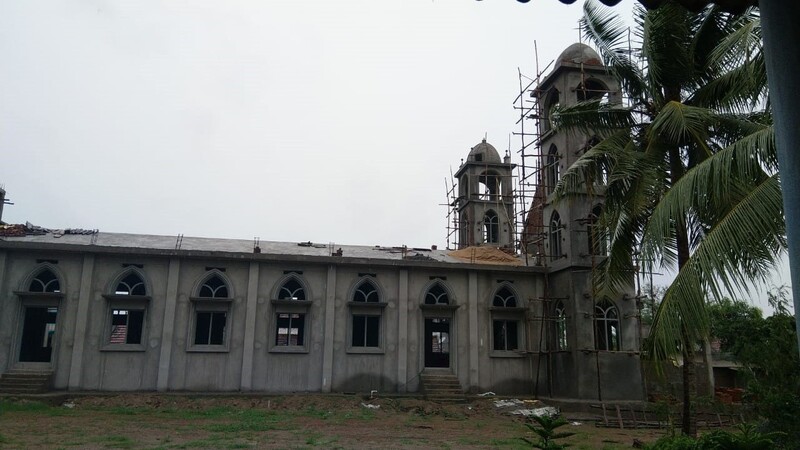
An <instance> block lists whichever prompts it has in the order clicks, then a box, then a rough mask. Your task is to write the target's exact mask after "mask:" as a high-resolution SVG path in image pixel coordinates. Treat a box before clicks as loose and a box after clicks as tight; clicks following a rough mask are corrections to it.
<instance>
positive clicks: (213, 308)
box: [189, 269, 233, 352]
mask: <svg viewBox="0 0 800 450" xmlns="http://www.w3.org/2000/svg"><path fill="white" fill-rule="evenodd" d="M196 292H197V293H196V294H195V295H196V296H195V297H192V298H191V300H192V305H193V309H194V314H193V315H194V321H193V326H192V330H191V339H190V342H191V344H190V346H189V351H200V352H203V351H206V352H225V351H228V345H229V344H228V341H229V335H230V326H229V325H230V320H229V319H230V315H231V303H232V302H233V298H232V297H231V287H230V285H229V283H228V281H227V280H226V279H225V278H224V277H223V276H222V274H221V272H220V270H217V269H215V270H212V271H210V272H209V273H208V274H206V275H205V277H204V278H203V281H202V282H201V283H200V284H199V286H198V287H197V291H196Z"/></svg>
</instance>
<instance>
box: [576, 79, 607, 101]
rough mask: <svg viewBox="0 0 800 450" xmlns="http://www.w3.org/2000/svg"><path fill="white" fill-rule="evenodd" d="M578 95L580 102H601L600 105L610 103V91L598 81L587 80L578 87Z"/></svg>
mask: <svg viewBox="0 0 800 450" xmlns="http://www.w3.org/2000/svg"><path fill="white" fill-rule="evenodd" d="M576 93H577V96H578V101H579V102H586V101H590V100H600V103H608V89H607V88H606V86H605V85H604V84H603V83H601V82H600V81H598V80H592V79H589V80H586V82H585V83H581V84H580V85H578V89H577V90H576Z"/></svg>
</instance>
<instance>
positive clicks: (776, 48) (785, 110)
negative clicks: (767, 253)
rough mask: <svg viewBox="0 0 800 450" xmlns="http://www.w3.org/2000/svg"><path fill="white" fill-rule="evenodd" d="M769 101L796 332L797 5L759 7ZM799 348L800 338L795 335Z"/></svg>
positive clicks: (799, 307) (799, 198)
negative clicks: (787, 247) (772, 120)
mask: <svg viewBox="0 0 800 450" xmlns="http://www.w3.org/2000/svg"><path fill="white" fill-rule="evenodd" d="M759 8H760V9H761V29H762V33H763V34H764V48H765V50H764V54H765V57H766V63H767V77H768V79H769V90H770V93H769V94H770V95H769V97H770V101H771V102H772V112H773V114H774V120H775V139H776V141H777V145H778V163H779V165H780V173H781V188H782V190H783V208H784V215H785V216H786V237H787V239H788V240H789V268H790V270H791V274H792V293H793V295H792V297H793V298H794V311H795V320H796V321H797V329H798V330H800V227H799V226H798V225H800V152H799V151H798V150H797V149H798V148H800V127H798V126H797V123H798V121H800V102H798V101H797V99H796V98H795V96H796V95H797V93H798V92H800V52H798V51H797V43H798V42H800V27H798V26H797V19H798V18H800V3H798V2H791V1H789V2H781V1H776V0H766V1H762V2H759ZM797 339H798V343H799V344H800V333H798V335H797Z"/></svg>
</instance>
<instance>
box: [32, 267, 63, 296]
mask: <svg viewBox="0 0 800 450" xmlns="http://www.w3.org/2000/svg"><path fill="white" fill-rule="evenodd" d="M28 291H30V292H48V293H59V292H61V283H60V282H59V281H58V277H57V276H56V274H54V273H53V271H52V270H50V269H42V270H41V271H40V272H39V273H38V274H36V276H35V277H33V279H32V280H31V284H30V286H29V287H28Z"/></svg>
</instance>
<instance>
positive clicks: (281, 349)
mask: <svg viewBox="0 0 800 450" xmlns="http://www.w3.org/2000/svg"><path fill="white" fill-rule="evenodd" d="M269 353H290V354H291V353H294V354H308V347H306V346H299V345H298V346H294V345H280V346H274V347H272V348H271V349H269Z"/></svg>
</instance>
